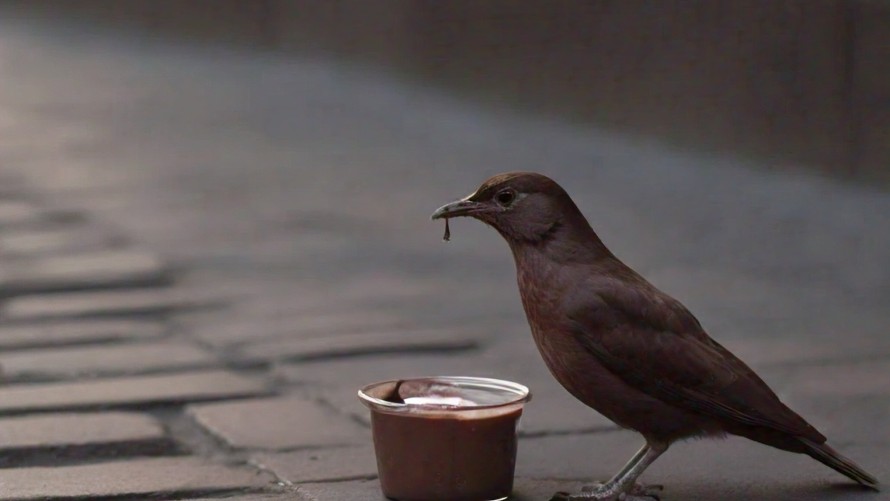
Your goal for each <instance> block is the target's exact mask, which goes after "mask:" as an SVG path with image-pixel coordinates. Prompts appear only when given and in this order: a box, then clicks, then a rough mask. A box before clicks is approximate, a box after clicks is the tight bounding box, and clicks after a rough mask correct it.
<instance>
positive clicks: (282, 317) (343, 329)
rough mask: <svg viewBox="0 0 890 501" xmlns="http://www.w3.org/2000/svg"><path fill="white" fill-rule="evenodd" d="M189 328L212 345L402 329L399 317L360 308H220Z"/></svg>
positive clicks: (403, 323)
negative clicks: (262, 311)
mask: <svg viewBox="0 0 890 501" xmlns="http://www.w3.org/2000/svg"><path fill="white" fill-rule="evenodd" d="M219 317H221V318H213V319H211V318H208V319H207V320H206V321H205V322H202V324H200V325H199V326H197V327H195V328H193V329H192V331H193V335H194V336H195V337H197V338H198V339H200V340H202V341H204V342H206V343H208V344H212V345H215V346H226V345H233V344H243V343H254V342H256V341H258V340H264V339H280V338H304V337H313V336H320V335H327V334H342V333H354V332H367V331H373V330H377V331H380V330H381V329H387V330H395V329H404V328H405V327H406V325H407V322H406V321H405V319H404V318H403V317H400V316H398V315H395V314H391V313H384V312H380V311H373V310H363V309H361V308H357V309H349V310H348V311H344V312H339V313H321V314H319V313H313V312H306V311H302V312H301V311H294V312H290V313H281V314H278V315H262V316H254V315H247V314H244V313H242V312H240V311H236V312H229V311H225V312H221V315H219Z"/></svg>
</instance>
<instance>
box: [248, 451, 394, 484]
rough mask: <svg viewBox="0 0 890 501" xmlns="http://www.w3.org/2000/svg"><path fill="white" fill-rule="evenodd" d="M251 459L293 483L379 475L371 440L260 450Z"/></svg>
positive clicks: (281, 478)
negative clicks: (345, 444)
mask: <svg viewBox="0 0 890 501" xmlns="http://www.w3.org/2000/svg"><path fill="white" fill-rule="evenodd" d="M251 462H252V463H253V464H255V465H256V466H258V467H260V468H262V469H265V470H269V471H271V472H272V473H274V474H275V476H276V477H277V478H278V479H279V480H281V481H282V482H287V483H290V484H299V483H305V482H327V481H332V480H352V479H358V478H374V477H376V476H377V459H376V457H375V456H374V448H373V446H372V445H371V444H370V442H368V443H367V444H366V445H364V446H358V447H333V448H325V449H309V450H300V451H293V452H278V453H263V454H257V455H255V456H253V457H252V459H251Z"/></svg>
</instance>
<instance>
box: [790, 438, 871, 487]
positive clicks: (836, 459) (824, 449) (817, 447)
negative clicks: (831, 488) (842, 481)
mask: <svg viewBox="0 0 890 501" xmlns="http://www.w3.org/2000/svg"><path fill="white" fill-rule="evenodd" d="M798 440H800V442H801V443H802V444H803V445H804V448H805V449H806V453H807V454H808V455H809V456H810V457H812V458H813V459H815V460H816V461H819V462H820V463H822V464H824V465H825V466H828V467H829V468H832V469H834V470H835V471H837V472H839V473H842V474H844V475H846V476H847V477H849V478H850V479H851V480H853V481H854V482H857V483H859V484H860V485H864V486H865V487H869V488H871V489H874V490H876V491H877V490H880V488H879V487H878V479H876V478H875V477H874V476H872V475H870V474H869V473H868V472H866V471H865V470H863V469H862V468H860V467H859V465H857V464H856V463H854V462H853V461H852V460H850V459H847V458H846V457H844V456H843V455H841V454H840V453H839V452H838V451H836V450H834V449H832V448H831V446H829V445H828V444H817V443H815V442H813V441H811V440H807V439H805V438H798Z"/></svg>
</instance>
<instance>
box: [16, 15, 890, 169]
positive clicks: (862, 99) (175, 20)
mask: <svg viewBox="0 0 890 501" xmlns="http://www.w3.org/2000/svg"><path fill="white" fill-rule="evenodd" d="M7 3H8V4H14V5H17V6H19V7H21V8H25V9H28V10H30V11H38V10H39V11H42V13H43V15H51V16H60V17H68V18H70V17H83V18H85V19H90V20H98V21H103V22H106V23H109V24H113V25H118V26H125V27H127V28H128V29H133V30H140V31H143V32H145V33H147V34H152V35H158V34H166V35H171V36H188V37H193V38H199V39H205V40H212V41H222V42H227V43H238V44H251V45H256V46H259V47H264V48H270V49H275V50H283V51H290V52H294V53H303V52H317V53H325V54H333V55H337V56H342V57H348V58H354V59H359V60H369V61H373V62H376V63H380V64H384V65H387V66H391V67H394V68H398V69H400V70H403V71H407V72H410V73H412V74H414V75H416V76H418V77H420V78H424V79H427V80H429V81H432V82H435V83H437V84H441V85H443V86H448V87H451V88H454V89H457V90H459V91H462V92H467V93H469V94H471V95H473V96H477V97H478V98H479V99H480V100H484V101H497V102H498V103H499V104H500V103H502V102H503V103H508V104H510V105H515V106H523V107H528V108H530V109H534V110H540V111H543V112H548V113H555V114H560V115H564V116H567V117H570V118H573V119H578V120H583V121H591V122H596V123H599V124H604V125H607V126H612V127H616V128H621V129H625V130H631V131H635V132H640V133H644V134H650V135H655V136H658V137H662V138H665V139H668V140H671V141H674V142H676V143H679V144H683V145H687V146H690V147H696V148H706V149H716V150H729V151H735V152H740V153H744V154H749V155H752V156H757V157H759V158H764V159H771V160H774V162H772V163H773V164H775V165H779V164H806V165H807V166H812V167H813V168H817V169H821V170H824V171H828V172H831V173H834V174H837V175H840V176H844V177H855V178H858V179H863V180H872V181H876V182H882V183H890V167H888V163H890V1H886V0H745V1H734V0H732V1H730V0H724V1H717V0H683V1H680V0H674V1H669V0H598V1H567V0H551V1H519V0H485V1H480V0H448V1H445V0H416V1H410V0H386V1H384V0H313V1H309V0H188V1H185V0H42V1H39V2H38V1H26V0H20V1H18V2H16V1H7Z"/></svg>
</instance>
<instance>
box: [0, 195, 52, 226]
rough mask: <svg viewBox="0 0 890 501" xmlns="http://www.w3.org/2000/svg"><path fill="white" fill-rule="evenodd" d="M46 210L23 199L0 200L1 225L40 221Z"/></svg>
mask: <svg viewBox="0 0 890 501" xmlns="http://www.w3.org/2000/svg"><path fill="white" fill-rule="evenodd" d="M44 212H45V211H44V210H43V209H41V208H39V207H37V206H35V205H33V204H31V203H29V202H25V201H22V200H0V227H7V226H16V225H21V224H24V223H31V222H34V221H38V220H40V219H41V217H42V216H43V214H44Z"/></svg>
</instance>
